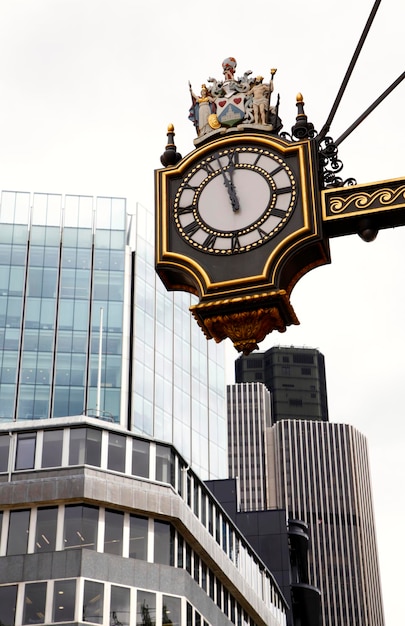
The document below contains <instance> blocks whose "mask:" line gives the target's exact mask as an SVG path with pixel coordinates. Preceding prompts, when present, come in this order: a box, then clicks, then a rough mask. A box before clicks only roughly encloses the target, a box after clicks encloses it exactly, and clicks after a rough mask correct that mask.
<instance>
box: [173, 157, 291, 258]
mask: <svg viewBox="0 0 405 626" xmlns="http://www.w3.org/2000/svg"><path fill="white" fill-rule="evenodd" d="M296 198H297V191H296V182H295V178H294V175H293V172H292V171H291V169H290V167H289V166H288V165H287V163H286V162H285V161H284V160H283V159H281V158H280V157H279V156H278V155H276V154H274V153H272V152H271V151H270V150H266V149H263V148H256V147H250V146H242V147H241V146H238V147H232V148H226V149H220V150H217V151H215V152H212V153H211V154H209V155H208V156H206V157H205V158H204V159H201V160H200V161H199V162H198V163H197V164H196V165H195V166H194V167H192V168H191V170H190V171H189V172H188V173H187V175H186V176H185V177H184V179H183V181H182V183H181V184H180V187H179V189H178V191H177V194H176V197H175V200H174V207H173V215H174V220H175V223H176V226H177V228H178V230H179V232H180V234H181V235H182V237H183V238H184V239H185V240H186V241H187V242H188V243H189V244H190V245H192V246H194V247H196V248H198V249H200V250H202V251H204V252H209V253H213V254H235V253H240V252H245V251H247V250H251V249H252V248H254V247H257V246H259V245H262V244H263V243H266V242H267V241H268V240H269V239H270V238H271V237H273V236H274V235H275V234H276V233H277V232H279V230H280V229H281V228H282V227H283V226H284V225H285V223H286V222H287V220H288V218H289V217H290V215H291V214H292V212H293V210H294V207H295V204H296Z"/></svg>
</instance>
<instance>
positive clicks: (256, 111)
mask: <svg viewBox="0 0 405 626" xmlns="http://www.w3.org/2000/svg"><path fill="white" fill-rule="evenodd" d="M272 91H273V81H271V82H270V85H267V84H266V83H263V76H257V78H256V80H255V82H254V84H253V86H252V87H251V88H250V89H249V91H247V92H246V95H247V96H248V95H250V94H252V95H253V115H254V119H255V123H256V124H266V123H267V120H266V117H267V108H268V101H269V93H271V92H272Z"/></svg>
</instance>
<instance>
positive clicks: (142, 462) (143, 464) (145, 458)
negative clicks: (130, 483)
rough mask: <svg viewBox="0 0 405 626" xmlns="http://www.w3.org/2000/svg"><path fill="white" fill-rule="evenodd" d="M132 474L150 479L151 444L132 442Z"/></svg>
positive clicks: (135, 440) (138, 441)
mask: <svg viewBox="0 0 405 626" xmlns="http://www.w3.org/2000/svg"><path fill="white" fill-rule="evenodd" d="M132 474H133V475H134V476H143V477H145V478H148V477H149V442H148V441H141V440H140V439H133V440H132Z"/></svg>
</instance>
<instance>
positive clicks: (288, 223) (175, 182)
mask: <svg viewBox="0 0 405 626" xmlns="http://www.w3.org/2000/svg"><path fill="white" fill-rule="evenodd" d="M314 163H315V158H314V154H313V148H312V146H311V143H310V141H307V140H305V141H301V142H295V143H290V142H286V141H283V140H282V139H280V138H278V137H275V136H271V135H268V134H258V133H249V134H248V133H243V134H242V133H236V132H234V133H228V134H226V135H225V136H224V137H221V138H219V139H216V140H214V141H211V142H210V143H208V144H207V145H204V146H202V147H201V148H198V149H196V150H194V151H193V152H192V153H190V154H189V155H188V156H186V157H185V158H183V159H182V160H181V161H180V162H179V163H178V164H177V165H176V166H174V167H168V168H165V169H161V170H157V171H156V267H157V271H158V273H159V275H160V276H161V278H162V280H163V282H164V283H165V285H166V287H167V288H168V289H184V288H185V286H187V288H188V290H189V291H192V292H194V293H195V294H196V295H198V296H199V297H200V299H206V298H210V297H215V298H218V296H219V295H220V294H223V295H224V297H225V296H229V295H231V294H232V295H235V296H236V295H242V294H244V293H250V292H251V291H252V290H253V291H260V290H263V288H265V289H270V288H271V289H286V290H288V291H291V288H292V286H291V285H292V284H294V283H295V276H296V273H297V271H298V272H299V273H300V274H301V275H302V273H303V272H302V267H300V268H299V269H298V265H297V259H298V257H299V258H300V259H301V261H302V255H303V254H304V256H305V255H306V256H307V262H305V266H308V267H309V266H311V267H313V266H314V265H315V264H320V263H321V262H326V257H327V256H328V248H327V245H325V243H324V240H323V236H322V232H321V221H320V219H319V206H318V195H319V194H317V193H316V188H315V185H316V180H314V176H315V172H314V170H315V169H316V168H315V166H314ZM305 250H306V252H305ZM318 261H319V263H318ZM301 265H302V262H300V266H301ZM297 279H298V277H297Z"/></svg>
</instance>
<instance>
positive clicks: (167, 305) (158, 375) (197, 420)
mask: <svg viewBox="0 0 405 626" xmlns="http://www.w3.org/2000/svg"><path fill="white" fill-rule="evenodd" d="M135 232H136V244H135V250H136V252H135V272H134V343H133V346H134V351H133V362H132V371H133V385H132V407H133V409H132V428H133V430H134V431H136V432H139V433H142V434H147V435H149V436H153V437H156V438H158V439H161V440H164V441H170V442H171V443H173V444H174V445H175V446H176V448H177V449H178V450H179V451H181V453H182V454H183V455H184V456H185V457H186V458H187V459H188V460H190V461H191V462H192V466H193V469H194V470H195V471H196V472H197V473H199V474H200V476H201V477H202V478H209V477H212V478H214V477H215V478H218V477H224V476H226V475H227V443H226V432H227V430H226V429H227V425H226V411H225V374H224V348H223V346H222V345H217V344H215V343H214V342H211V341H207V340H206V338H205V337H204V335H203V333H202V332H201V330H200V328H199V327H198V326H197V324H196V322H195V320H194V319H193V318H192V316H191V314H190V311H189V307H190V305H192V304H194V303H195V301H196V300H195V298H194V297H193V296H191V295H189V294H186V293H178V292H175V293H169V292H167V291H166V289H165V288H164V287H163V285H162V283H161V281H160V279H159V278H158V277H157V275H156V273H155V267H154V263H155V255H154V243H153V242H154V221H153V214H152V212H151V211H150V210H149V209H147V208H145V207H143V206H141V205H138V207H137V212H136V228H135Z"/></svg>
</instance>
